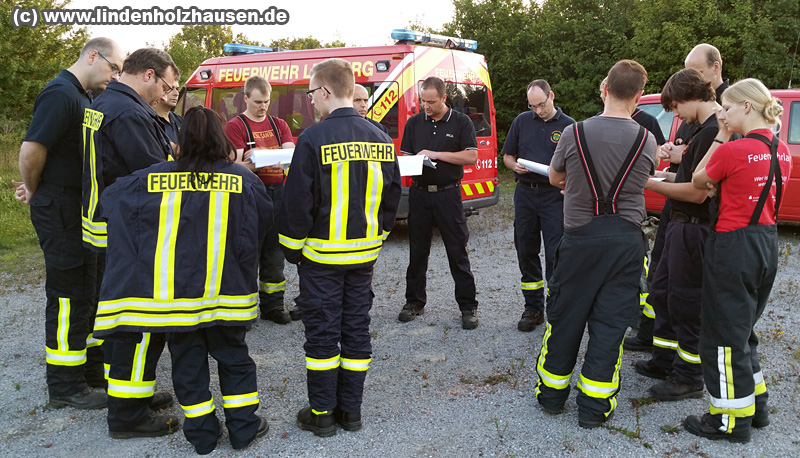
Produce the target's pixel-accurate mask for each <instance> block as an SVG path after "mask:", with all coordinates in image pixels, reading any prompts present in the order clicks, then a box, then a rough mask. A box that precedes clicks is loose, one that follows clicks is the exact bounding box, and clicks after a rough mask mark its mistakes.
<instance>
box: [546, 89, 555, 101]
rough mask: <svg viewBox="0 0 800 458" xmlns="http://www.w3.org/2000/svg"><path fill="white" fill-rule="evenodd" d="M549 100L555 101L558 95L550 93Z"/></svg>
mask: <svg viewBox="0 0 800 458" xmlns="http://www.w3.org/2000/svg"><path fill="white" fill-rule="evenodd" d="M547 98H549V99H550V100H555V99H556V94H555V93H554V92H553V91H550V94H549V95H548V96H547Z"/></svg>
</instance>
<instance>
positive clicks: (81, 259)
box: [30, 182, 103, 396]
mask: <svg viewBox="0 0 800 458" xmlns="http://www.w3.org/2000/svg"><path fill="white" fill-rule="evenodd" d="M30 207H31V208H30V210H31V223H33V227H34V229H35V230H36V235H37V237H38V238H39V246H41V248H42V252H43V253H44V261H45V272H46V275H47V278H46V280H45V296H46V298H47V302H46V306H45V346H46V356H47V357H46V361H47V386H48V390H49V392H50V395H51V396H69V395H72V394H75V393H77V392H80V391H81V390H83V389H84V388H86V383H87V378H89V379H90V380H92V381H93V382H94V383H93V385H94V384H102V380H103V367H102V359H101V358H91V359H90V358H88V356H87V353H88V352H87V346H88V348H93V349H94V350H92V352H97V351H99V349H100V345H101V344H102V342H101V341H98V340H96V339H94V338H93V337H92V328H93V327H94V317H95V315H96V314H97V272H96V269H97V267H96V263H97V258H96V255H95V253H94V252H92V251H91V250H89V249H87V248H84V247H83V241H82V234H81V193H80V189H71V188H64V187H61V186H55V185H49V184H48V183H45V182H42V183H41V185H40V186H39V188H38V189H37V190H36V193H35V194H34V196H33V198H32V199H31V203H30Z"/></svg>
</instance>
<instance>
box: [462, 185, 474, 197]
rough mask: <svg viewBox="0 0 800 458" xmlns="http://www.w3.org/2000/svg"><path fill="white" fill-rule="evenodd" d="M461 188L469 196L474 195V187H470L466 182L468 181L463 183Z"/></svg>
mask: <svg viewBox="0 0 800 458" xmlns="http://www.w3.org/2000/svg"><path fill="white" fill-rule="evenodd" d="M461 188H462V189H464V194H466V195H468V196H471V195H472V189H470V187H469V185H468V184H466V183H464V184H462V185H461Z"/></svg>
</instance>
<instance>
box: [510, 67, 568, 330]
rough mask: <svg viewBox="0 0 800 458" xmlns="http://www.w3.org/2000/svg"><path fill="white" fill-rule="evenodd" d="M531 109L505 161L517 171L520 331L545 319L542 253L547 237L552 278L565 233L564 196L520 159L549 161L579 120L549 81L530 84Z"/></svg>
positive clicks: (517, 124)
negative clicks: (557, 98) (559, 99)
mask: <svg viewBox="0 0 800 458" xmlns="http://www.w3.org/2000/svg"><path fill="white" fill-rule="evenodd" d="M527 97H528V108H530V111H526V112H524V113H522V114H520V115H519V116H517V118H516V119H514V122H513V123H512V124H511V129H509V131H508V135H507V136H506V143H505V145H503V164H505V166H506V167H508V168H509V169H511V170H513V171H514V178H515V180H516V182H517V187H516V189H515V190H514V246H516V248H517V259H518V261H519V271H520V274H521V275H522V279H521V282H520V286H521V287H522V296H523V297H524V298H525V310H524V311H523V313H522V318H521V319H520V320H519V322H518V323H517V329H518V330H520V331H522V332H531V331H533V330H534V329H536V326H537V325H539V324H542V323H543V322H544V292H545V291H546V290H545V288H544V281H543V279H544V276H542V261H541V260H540V259H539V251H540V250H541V245H542V236H544V259H545V268H546V273H547V281H548V282H549V281H550V276H551V275H552V274H553V257H554V255H555V251H556V247H557V246H558V243H559V242H560V241H561V236H562V235H563V234H564V196H563V195H562V194H561V189H559V188H557V187H555V186H552V185H551V184H550V182H549V180H548V177H547V175H541V174H538V173H531V172H529V171H528V169H526V168H525V167H523V166H522V165H520V164H519V163H518V162H517V159H525V160H529V161H533V162H538V163H540V164H544V165H550V160H552V159H553V153H554V152H555V150H556V145H558V140H559V139H560V138H561V133H562V132H564V129H566V128H567V127H568V126H569V125H571V124H573V123H574V122H575V120H574V119H572V118H570V117H569V116H567V115H565V114H564V113H563V112H562V111H561V108H559V107H556V106H554V105H553V100H554V99H555V94H553V91H552V90H551V89H550V85H549V84H548V83H547V81H545V80H535V81H532V82H531V83H530V84H529V85H528V91H527Z"/></svg>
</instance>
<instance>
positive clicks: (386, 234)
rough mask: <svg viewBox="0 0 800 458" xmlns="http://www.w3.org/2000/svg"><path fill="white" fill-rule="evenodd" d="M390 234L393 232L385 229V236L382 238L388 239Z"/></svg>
mask: <svg viewBox="0 0 800 458" xmlns="http://www.w3.org/2000/svg"><path fill="white" fill-rule="evenodd" d="M389 234H391V232H389V231H383V236H382V237H381V238H382V239H383V240H386V239H388V238H389Z"/></svg>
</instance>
